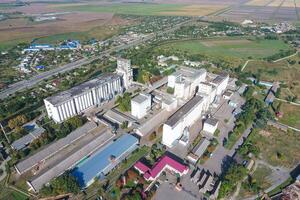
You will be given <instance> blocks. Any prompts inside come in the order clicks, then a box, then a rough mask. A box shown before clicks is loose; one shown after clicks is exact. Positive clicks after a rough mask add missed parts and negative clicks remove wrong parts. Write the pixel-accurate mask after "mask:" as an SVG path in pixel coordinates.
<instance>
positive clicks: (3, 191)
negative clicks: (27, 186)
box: [0, 179, 29, 200]
mask: <svg viewBox="0 0 300 200" xmlns="http://www.w3.org/2000/svg"><path fill="white" fill-rule="evenodd" d="M4 181H5V179H4V180H3V181H1V182H0V199H3V200H4V199H7V200H28V199H29V198H28V197H27V196H25V195H24V194H22V193H19V192H16V191H14V190H11V189H9V188H7V187H5V186H4Z"/></svg>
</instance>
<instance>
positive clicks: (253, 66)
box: [244, 55, 300, 99]
mask: <svg viewBox="0 0 300 200" xmlns="http://www.w3.org/2000/svg"><path fill="white" fill-rule="evenodd" d="M289 60H294V61H295V64H293V65H292V64H289V63H288V62H287V61H280V62H276V63H273V62H266V61H252V62H249V63H248V65H247V67H246V68H245V70H244V71H246V72H251V73H253V74H260V79H261V80H265V81H271V82H272V81H280V82H281V83H284V84H283V85H282V86H281V91H282V92H281V98H283V99H285V98H286V97H287V96H297V97H298V99H299V98H300V79H299V77H300V64H299V63H298V62H299V61H300V59H299V56H298V55H297V56H294V57H293V58H290V59H289Z"/></svg>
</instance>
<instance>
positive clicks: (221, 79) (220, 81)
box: [210, 73, 229, 96]
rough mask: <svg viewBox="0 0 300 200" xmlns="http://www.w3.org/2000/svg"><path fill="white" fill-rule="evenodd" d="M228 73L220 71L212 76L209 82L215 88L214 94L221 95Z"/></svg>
mask: <svg viewBox="0 0 300 200" xmlns="http://www.w3.org/2000/svg"><path fill="white" fill-rule="evenodd" d="M228 81H229V75H228V74H227V73H221V74H219V75H218V76H217V77H216V78H214V79H213V80H212V81H211V82H210V83H211V84H212V85H214V86H215V87H216V88H217V92H216V95H218V96H219V95H221V94H223V92H224V91H225V90H226V87H227V85H228Z"/></svg>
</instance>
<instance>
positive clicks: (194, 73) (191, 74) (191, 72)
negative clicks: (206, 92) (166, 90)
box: [175, 66, 206, 79]
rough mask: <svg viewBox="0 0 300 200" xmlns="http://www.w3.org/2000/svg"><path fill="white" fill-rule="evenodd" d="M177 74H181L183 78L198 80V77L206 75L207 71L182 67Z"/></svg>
mask: <svg viewBox="0 0 300 200" xmlns="http://www.w3.org/2000/svg"><path fill="white" fill-rule="evenodd" d="M175 73H179V74H181V75H182V76H184V77H185V78H192V79H194V78H196V77H198V76H200V75H201V74H204V73H206V70H205V69H203V68H202V69H195V68H191V67H183V66H181V67H180V68H179V69H178V70H177V71H176V72H175Z"/></svg>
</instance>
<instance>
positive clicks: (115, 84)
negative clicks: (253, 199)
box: [15, 58, 232, 194]
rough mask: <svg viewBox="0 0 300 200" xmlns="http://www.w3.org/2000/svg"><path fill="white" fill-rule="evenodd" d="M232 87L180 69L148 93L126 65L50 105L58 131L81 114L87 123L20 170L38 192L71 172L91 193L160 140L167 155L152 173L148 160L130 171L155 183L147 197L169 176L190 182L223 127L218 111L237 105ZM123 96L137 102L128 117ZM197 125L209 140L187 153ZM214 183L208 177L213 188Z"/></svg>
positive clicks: (217, 77) (222, 78)
mask: <svg viewBox="0 0 300 200" xmlns="http://www.w3.org/2000/svg"><path fill="white" fill-rule="evenodd" d="M229 82H230V78H229V75H228V74H227V73H220V74H212V73H209V72H207V71H206V70H205V69H195V68H189V67H185V66H181V67H178V68H177V69H176V71H175V72H174V73H172V74H170V75H168V76H167V77H163V78H162V79H160V80H158V81H157V82H155V83H153V84H151V85H150V86H148V85H143V84H140V83H137V82H135V81H134V80H133V70H132V67H131V61H130V60H126V59H122V58H120V59H118V60H117V68H116V71H115V73H106V74H102V75H100V76H98V77H96V78H94V79H92V80H89V81H87V82H84V83H82V84H80V85H78V86H75V87H73V88H71V89H69V90H67V91H63V92H60V93H58V94H56V95H54V96H51V97H48V98H46V99H44V103H45V107H46V110H47V114H48V117H49V118H50V119H53V120H54V121H55V122H56V123H58V124H60V123H63V122H65V121H67V120H68V119H70V118H72V117H74V116H77V115H80V116H86V117H87V119H88V120H89V121H88V122H87V123H85V124H84V125H83V126H82V127H79V128H78V129H76V130H75V131H73V132H72V133H70V134H69V135H68V136H67V137H65V138H62V139H60V140H57V141H55V142H53V143H52V144H51V145H49V146H47V147H46V148H44V149H43V150H41V151H39V152H37V153H35V154H33V155H31V156H30V157H28V158H26V159H24V160H22V161H21V162H19V163H17V164H16V165H15V168H16V170H17V172H18V173H19V174H21V175H23V174H30V178H29V179H28V180H27V183H28V185H29V187H30V190H32V191H34V192H38V191H39V190H40V189H41V188H42V187H43V186H44V185H45V184H47V183H49V182H50V181H51V180H52V179H53V178H56V177H58V176H59V175H61V174H63V173H64V172H65V171H67V170H68V171H70V172H71V174H72V175H73V176H74V177H75V179H76V181H77V182H78V184H79V186H80V188H82V189H85V188H87V187H89V186H90V185H92V184H93V183H94V182H95V181H96V180H100V181H102V180H105V179H106V176H107V175H108V174H109V173H110V172H111V171H112V170H115V169H117V168H118V166H119V165H121V164H122V163H123V162H125V161H126V160H127V158H128V157H129V156H130V155H131V154H132V152H134V151H138V150H139V148H140V146H148V145H150V144H151V139H150V140H149V138H151V137H156V136H159V137H161V145H163V146H164V147H165V149H166V150H167V151H168V152H167V153H165V154H163V155H161V156H160V157H159V158H157V159H156V160H154V163H153V164H152V167H150V166H151V165H149V164H148V163H147V162H146V163H145V162H144V161H143V160H139V161H137V162H136V163H135V164H133V165H132V167H133V169H134V170H136V171H137V172H138V173H139V174H140V176H141V177H142V179H144V180H145V181H148V182H149V183H150V185H149V186H147V188H145V191H148V190H150V188H151V186H152V185H153V184H154V183H155V182H157V181H158V180H160V177H161V176H165V175H164V174H166V173H171V174H173V175H174V174H176V176H178V177H186V176H190V174H191V173H192V171H193V170H191V168H193V165H197V163H198V160H199V159H201V158H202V157H203V155H206V154H207V153H206V151H207V150H206V149H207V148H208V147H209V146H211V145H212V142H211V141H212V138H213V135H214V133H215V132H216V130H217V129H218V126H219V121H218V120H217V119H215V118H214V117H213V112H212V111H213V110H215V109H216V108H218V107H219V105H220V102H221V101H226V100H229V99H230V98H231V96H232V92H231V93H230V95H226V93H229V92H228V91H227V88H228V87H229V84H230V83H229ZM170 88H171V89H170ZM167 91H172V92H167ZM124 92H128V93H129V94H130V98H131V99H130V102H129V106H130V111H127V112H122V111H121V110H120V109H119V105H118V104H116V103H115V100H116V97H117V96H122V95H123V94H124ZM223 94H224V95H223ZM224 96H226V97H224ZM223 99H224V100H223ZM198 124H199V125H200V126H199V127H198V128H197V129H196V130H197V131H203V134H206V135H205V137H203V138H202V139H201V140H200V141H199V142H197V143H196V145H195V146H194V147H193V148H192V149H190V150H187V149H188V148H189V146H190V145H191V143H192V142H193V140H194V139H195V137H199V132H195V131H194V126H198ZM16 148H21V147H17V146H16ZM145 159H149V158H148V157H147V156H146V158H145ZM188 163H189V164H188ZM207 173H209V172H207ZM196 176H198V175H196ZM207 177H209V176H207ZM215 178H216V177H213V178H212V177H211V178H209V179H208V181H209V183H210V182H212V181H213V180H214V179H215ZM200 179H201V177H200ZM124 181H125V180H124ZM124 183H125V182H124ZM217 186H218V185H217ZM203 187H204V189H203V188H202V189H200V190H199V191H200V193H199V194H201V193H205V192H207V191H211V190H214V191H215V190H216V188H215V187H213V186H209V187H208V186H204V185H203ZM176 188H177V189H178V190H180V191H181V190H182V185H181V184H179V183H178V184H177V185H176Z"/></svg>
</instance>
